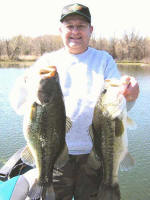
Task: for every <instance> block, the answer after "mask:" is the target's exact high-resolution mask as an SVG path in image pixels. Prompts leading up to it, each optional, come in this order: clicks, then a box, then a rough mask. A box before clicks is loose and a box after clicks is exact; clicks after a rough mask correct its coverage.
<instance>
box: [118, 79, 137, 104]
mask: <svg viewBox="0 0 150 200" xmlns="http://www.w3.org/2000/svg"><path fill="white" fill-rule="evenodd" d="M121 82H122V93H123V95H124V96H125V98H126V100H127V101H135V100H136V99H137V97H138V95H139V84H138V82H137V80H136V79H135V78H134V77H132V76H126V75H125V76H122V77H121Z"/></svg>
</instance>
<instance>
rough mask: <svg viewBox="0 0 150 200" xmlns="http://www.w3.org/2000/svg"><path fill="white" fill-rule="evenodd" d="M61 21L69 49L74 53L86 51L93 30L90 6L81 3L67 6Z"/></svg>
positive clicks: (62, 32)
mask: <svg viewBox="0 0 150 200" xmlns="http://www.w3.org/2000/svg"><path fill="white" fill-rule="evenodd" d="M60 21H61V26H60V33H61V36H62V39H63V42H64V45H65V47H66V48H67V49H68V51H69V52H70V53H72V54H80V53H83V52H84V51H86V50H87V48H88V44H89V40H90V37H91V34H92V31H93V27H92V26H91V14H90V11H89V9H88V7H86V6H84V5H81V4H71V5H68V6H65V7H64V8H63V10H62V14H61V19H60Z"/></svg>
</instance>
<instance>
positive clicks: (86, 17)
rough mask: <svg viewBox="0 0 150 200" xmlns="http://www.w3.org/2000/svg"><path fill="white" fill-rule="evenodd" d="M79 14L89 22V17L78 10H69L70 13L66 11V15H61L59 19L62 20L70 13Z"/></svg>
mask: <svg viewBox="0 0 150 200" xmlns="http://www.w3.org/2000/svg"><path fill="white" fill-rule="evenodd" d="M75 14H77V15H80V16H82V17H84V18H85V19H86V20H87V21H88V22H89V23H91V19H90V18H89V17H88V16H87V15H84V14H83V13H81V12H79V11H74V12H71V13H68V14H66V15H63V16H62V17H61V19H60V21H61V22H63V20H64V19H65V18H66V17H68V16H71V15H75Z"/></svg>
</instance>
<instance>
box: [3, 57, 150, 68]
mask: <svg viewBox="0 0 150 200" xmlns="http://www.w3.org/2000/svg"><path fill="white" fill-rule="evenodd" d="M37 58H38V57H37ZM37 58H36V59H31V60H30V59H28V60H27V59H22V60H21V59H20V60H0V68H13V67H14V68H22V67H29V66H31V65H32V64H33V63H34V62H35V61H36V60H37ZM116 63H117V65H123V66H139V67H145V66H146V67H150V63H144V62H138V61H133V62H131V61H117V60H116Z"/></svg>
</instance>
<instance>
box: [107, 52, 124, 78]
mask: <svg viewBox="0 0 150 200" xmlns="http://www.w3.org/2000/svg"><path fill="white" fill-rule="evenodd" d="M120 76H121V75H120V72H119V70H118V68H117V64H116V62H115V60H114V59H113V58H112V56H111V55H109V54H108V57H107V61H106V66H105V69H104V79H110V78H117V79H119V78H120Z"/></svg>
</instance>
